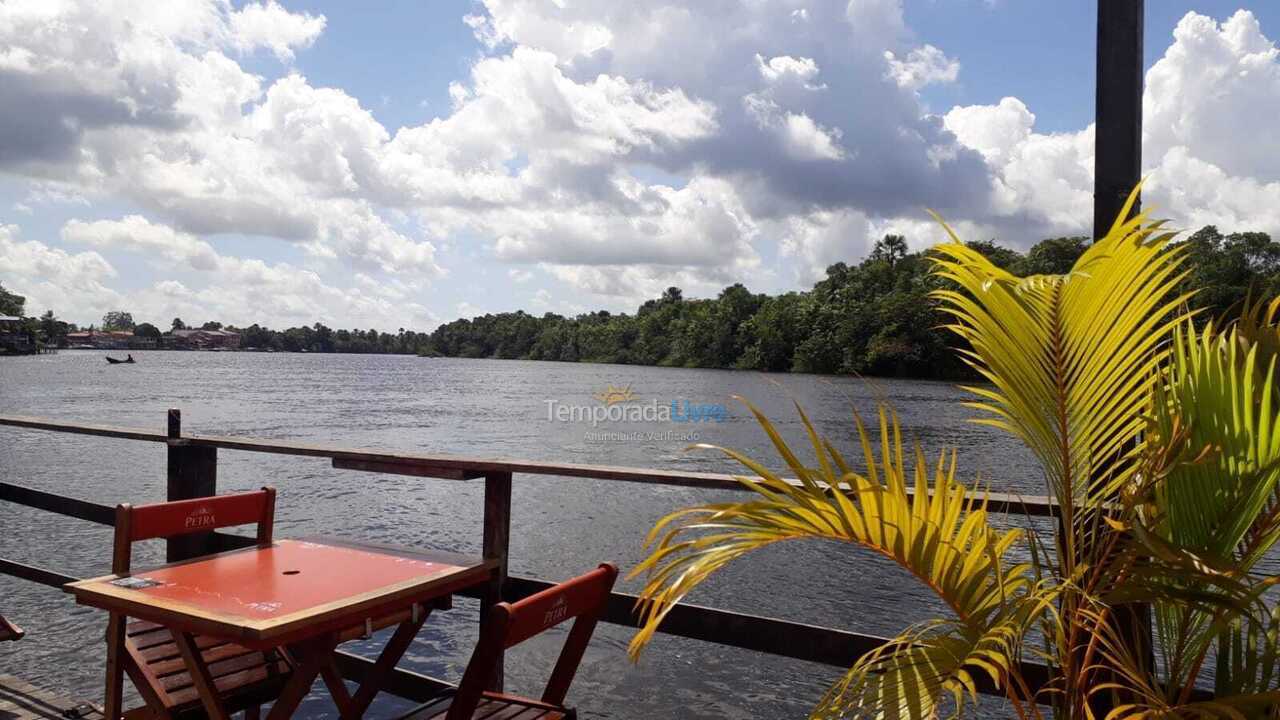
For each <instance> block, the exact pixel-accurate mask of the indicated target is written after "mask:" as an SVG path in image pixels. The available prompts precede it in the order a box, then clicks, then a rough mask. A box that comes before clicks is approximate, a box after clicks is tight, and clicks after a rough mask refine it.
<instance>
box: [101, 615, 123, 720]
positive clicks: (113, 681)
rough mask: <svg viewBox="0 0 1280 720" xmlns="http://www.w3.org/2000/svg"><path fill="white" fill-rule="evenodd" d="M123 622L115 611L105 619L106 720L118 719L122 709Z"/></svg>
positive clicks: (104, 706)
mask: <svg viewBox="0 0 1280 720" xmlns="http://www.w3.org/2000/svg"><path fill="white" fill-rule="evenodd" d="M124 623H125V621H124V616H123V615H118V614H116V613H111V617H110V619H109V620H107V692H106V698H105V699H104V702H103V714H105V715H106V717H107V720H119V718H120V713H121V712H123V711H124V707H123V698H124V662H125V660H124V652H125V650H124V630H125V624H124Z"/></svg>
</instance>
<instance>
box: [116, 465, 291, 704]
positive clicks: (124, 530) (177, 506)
mask: <svg viewBox="0 0 1280 720" xmlns="http://www.w3.org/2000/svg"><path fill="white" fill-rule="evenodd" d="M275 501H276V491H275V490H274V489H272V488H263V489H262V490H257V491H254V492H245V493H235V494H230V495H219V496H216V497H208V498H197V499H194V500H179V501H175V502H164V503H154V504H151V505H139V506H137V507H133V506H130V505H127V504H126V505H120V506H117V507H116V529H115V550H114V553H113V555H112V560H111V572H113V573H115V574H117V575H120V574H125V573H128V572H129V568H130V564H131V560H132V556H133V543H135V542H138V541H140V540H151V539H156V538H172V537H178V536H181V535H187V534H190V533H196V532H207V531H210V530H215V529H218V528H225V527H233V526H237V525H250V524H254V523H256V524H257V526H258V537H257V540H258V544H259V545H269V544H271V532H272V525H273V523H274V519H275ZM180 635H182V634H181V633H180ZM187 638H189V636H186V637H177V638H175V637H174V636H173V635H172V634H171V633H170V631H169V630H168V629H167V628H164V627H161V626H158V625H155V624H153V623H148V622H142V621H134V622H128V620H127V618H125V617H124V616H123V615H120V614H117V613H112V614H111V619H110V620H109V621H108V624H107V695H106V711H105V714H106V717H107V718H108V720H114V719H115V718H119V717H120V712H121V703H122V692H123V689H124V687H123V686H124V673H128V674H129V678H130V679H131V680H132V681H133V684H134V686H135V687H137V689H138V694H139V695H141V696H142V699H143V700H144V701H145V702H146V707H145V708H138V709H135V710H131V711H130V712H129V714H128V717H130V718H142V717H147V718H175V717H179V716H184V715H196V716H200V715H201V714H202V713H203V712H204V707H203V703H202V701H201V698H200V691H199V689H198V688H197V687H196V685H195V683H194V682H193V681H192V678H191V675H190V673H189V672H188V671H187V667H186V664H185V663H184V662H183V656H184V655H185V654H188V653H196V652H198V653H199V654H200V656H201V657H202V658H203V659H204V662H205V664H206V666H207V667H208V669H209V674H210V676H211V679H212V682H213V686H214V687H215V688H216V691H217V693H218V694H219V696H220V697H221V698H222V699H223V702H224V703H225V704H226V706H227V708H228V711H229V712H237V711H240V710H243V711H244V712H245V717H246V718H256V717H258V714H259V708H260V705H261V703H263V702H269V701H271V700H273V699H275V698H276V697H277V696H278V695H279V692H280V688H281V686H282V685H283V684H284V681H285V680H286V679H287V678H288V677H289V674H290V673H291V672H292V669H293V668H292V665H291V664H290V662H289V660H288V658H287V657H285V656H284V655H283V654H282V653H278V652H277V651H274V650H268V651H265V652H264V651H260V650H250V649H249V648H246V647H243V646H241V645H237V644H235V643H230V642H225V641H223V640H217V639H214V638H210V637H203V636H196V637H195V639H194V643H189V642H188V641H187Z"/></svg>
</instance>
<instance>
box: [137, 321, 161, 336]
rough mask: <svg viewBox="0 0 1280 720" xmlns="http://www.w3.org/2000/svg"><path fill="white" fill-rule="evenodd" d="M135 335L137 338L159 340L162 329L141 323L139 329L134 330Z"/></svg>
mask: <svg viewBox="0 0 1280 720" xmlns="http://www.w3.org/2000/svg"><path fill="white" fill-rule="evenodd" d="M133 334H134V335H135V336H137V337H142V338H151V339H152V340H159V339H160V328H158V327H156V326H155V325H152V324H151V323H148V322H144V323H140V324H139V325H138V326H137V327H135V328H134V329H133Z"/></svg>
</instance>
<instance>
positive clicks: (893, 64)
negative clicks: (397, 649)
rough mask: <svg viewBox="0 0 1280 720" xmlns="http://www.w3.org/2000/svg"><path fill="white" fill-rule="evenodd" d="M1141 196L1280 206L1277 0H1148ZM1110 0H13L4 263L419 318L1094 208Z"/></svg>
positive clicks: (269, 308)
mask: <svg viewBox="0 0 1280 720" xmlns="http://www.w3.org/2000/svg"><path fill="white" fill-rule="evenodd" d="M1146 5H1147V8H1146V14H1147V24H1146V32H1145V60H1146V67H1147V71H1146V94H1145V97H1144V116H1145V127H1144V142H1143V145H1144V150H1143V154H1144V157H1143V165H1144V172H1145V173H1147V174H1148V175H1149V180H1148V184H1147V186H1146V188H1145V193H1144V202H1145V204H1146V205H1147V206H1148V207H1154V208H1155V209H1156V211H1157V213H1158V214H1160V215H1161V216H1163V217H1167V218H1170V219H1171V220H1172V221H1173V223H1174V224H1175V225H1176V226H1178V227H1182V228H1190V229H1195V228H1198V227H1200V226H1202V225H1205V224H1210V223H1212V224H1216V225H1218V226H1219V227H1220V228H1221V229H1223V230H1224V231H1228V232H1229V231H1234V230H1262V231H1266V232H1270V233H1272V234H1273V235H1277V236H1280V130H1277V129H1276V126H1275V118H1276V117H1280V51H1278V50H1277V48H1276V45H1275V41H1274V40H1273V38H1280V3H1273V2H1265V3H1263V2H1258V3H1251V4H1244V3H1241V2H1239V0H1237V1H1236V2H1183V1H1179V0H1151V1H1149V2H1147V3H1146ZM1095 12H1096V6H1095V5H1094V4H1093V3H1091V2H1075V1H1073V2H1040V1H1039V0H901V1H900V0H848V1H847V2H819V1H818V0H778V1H776V2H768V1H763V0H741V1H734V0H699V2H696V3H695V2H686V3H676V2H661V1H659V0H633V1H631V2H628V3H617V2H613V1H612V0H483V1H478V0H477V1H474V2H473V1H470V0H436V1H433V2H421V1H418V2H408V1H400V0H379V1H377V2H368V3H350V2H345V1H341V2H340V1H336V0H335V1H333V2H324V1H319V0H315V1H312V0H297V1H293V0H285V1H283V2H278V1H277V0H267V1H266V2H258V1H255V2H239V1H238V0H237V1H236V2H229V1H228V0H168V1H167V2H165V3H153V2H146V1H143V0H85V1H83V2H78V1H72V0H0V284H3V285H4V286H5V287H6V288H7V289H9V290H11V291H15V292H18V293H19V294H22V295H24V296H26V297H27V298H28V305H27V312H28V313H30V314H37V313H41V312H44V311H45V310H49V309H52V310H53V311H54V312H55V313H56V314H57V315H58V316H59V317H61V318H63V319H67V320H71V321H73V322H77V323H80V324H82V325H87V324H89V323H92V322H97V321H99V319H100V318H101V317H102V315H103V314H104V313H106V312H107V311H109V310H126V311H129V312H131V313H132V314H133V315H134V317H135V319H137V320H139V321H143V320H146V321H150V322H153V323H155V324H157V325H160V326H161V327H167V326H168V323H169V321H170V320H171V319H172V318H174V317H180V318H182V319H183V320H184V321H186V322H187V323H189V324H192V323H203V322H205V321H207V320H217V321H220V322H224V323H230V324H236V325H241V326H244V325H249V324H251V323H254V322H258V323H262V324H265V325H269V326H271V327H278V328H279V327H288V326H293V325H300V324H301V325H311V324H313V323H315V322H323V323H324V324H326V325H329V326H330V327H348V328H355V327H358V328H363V329H370V328H376V329H379V330H383V331H388V330H391V331H394V330H395V329H397V328H407V329H414V330H431V329H432V328H434V327H435V326H436V325H438V324H439V323H441V322H447V321H449V320H452V319H454V318H457V317H465V316H473V315H478V314H483V313H486V312H501V311H510V310H516V309H523V310H525V311H528V312H532V313H535V314H541V313H544V312H556V313H561V314H568V315H572V314H576V313H579V312H585V311H590V310H596V309H608V310H611V311H634V309H635V308H636V306H637V305H639V304H640V303H641V302H642V301H643V300H645V299H647V298H651V297H656V296H658V295H659V294H661V291H662V290H663V289H664V288H666V287H668V286H671V285H676V286H679V287H681V288H683V289H684V291H685V295H686V297H709V296H714V295H715V294H717V293H718V292H719V291H720V289H722V288H723V287H725V286H727V285H729V284H732V283H735V282H741V283H744V284H745V285H746V286H747V287H748V288H750V289H751V290H753V291H757V292H770V293H776V292H782V291H786V290H792V289H804V288H807V287H809V286H810V285H811V284H812V283H813V282H814V281H815V280H817V279H819V278H821V277H822V275H823V272H824V270H825V268H826V267H827V266H828V265H830V264H832V263H834V262H840V261H843V262H857V261H858V260H860V259H861V258H863V257H865V256H866V254H867V253H868V252H869V250H870V248H871V247H872V246H873V245H874V243H875V241H876V239H878V238H880V237H882V236H883V235H884V234H886V233H890V232H895V233H901V234H904V235H905V236H906V237H907V239H908V242H909V243H910V244H911V246H912V247H913V248H917V249H919V248H924V247H928V246H929V245H931V244H934V243H937V242H940V241H942V239H943V237H942V231H941V230H940V229H939V227H938V226H937V225H936V224H935V223H934V222H932V221H931V220H930V219H929V216H928V214H927V209H930V208H932V209H934V210H937V211H938V212H939V213H941V214H942V215H943V216H944V217H945V218H946V219H947V220H948V221H950V222H951V223H952V224H953V225H954V226H955V227H956V229H957V230H958V232H959V233H960V234H961V236H962V237H963V238H965V239H975V240H980V239H991V238H994V239H997V240H998V241H999V242H1001V243H1003V244H1005V245H1008V246H1010V247H1015V248H1019V249H1026V248H1028V247H1030V246H1031V245H1032V244H1034V243H1035V242H1036V241H1038V240H1040V239H1042V238H1045V237H1052V236H1058V235H1065V234H1087V233H1088V231H1089V227H1088V226H1089V224H1090V222H1091V217H1092V211H1091V203H1092V201H1091V193H1092V170H1093V130H1092V125H1091V122H1092V116H1093V92H1094V65H1093V53H1094V34H1095V25H1094V23H1095Z"/></svg>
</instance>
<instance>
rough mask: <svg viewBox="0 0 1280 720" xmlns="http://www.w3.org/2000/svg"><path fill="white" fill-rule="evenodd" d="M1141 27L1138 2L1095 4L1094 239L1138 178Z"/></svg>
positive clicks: (1116, 0)
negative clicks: (1096, 42) (1096, 8)
mask: <svg viewBox="0 0 1280 720" xmlns="http://www.w3.org/2000/svg"><path fill="white" fill-rule="evenodd" d="M1142 27H1143V0H1098V49H1097V63H1098V67H1097V95H1096V97H1095V100H1094V102H1095V109H1094V113H1095V125H1094V138H1095V139H1094V148H1095V149H1094V160H1093V238H1094V240H1097V239H1098V238H1100V237H1102V236H1103V235H1106V234H1107V230H1109V229H1110V228H1111V224H1112V223H1113V222H1115V219H1116V216H1117V215H1119V214H1120V209H1121V208H1122V207H1124V201H1125V200H1126V199H1127V198H1128V197H1129V193H1130V191H1132V190H1133V188H1134V187H1135V186H1136V185H1137V184H1138V180H1139V179H1140V178H1141V175H1142ZM1137 209H1138V207H1137V206H1136V205H1135V206H1134V211H1135V212H1136V211H1137Z"/></svg>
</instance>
